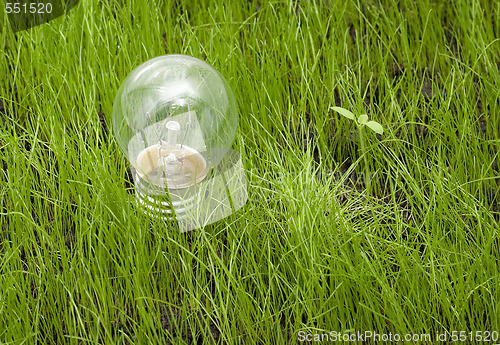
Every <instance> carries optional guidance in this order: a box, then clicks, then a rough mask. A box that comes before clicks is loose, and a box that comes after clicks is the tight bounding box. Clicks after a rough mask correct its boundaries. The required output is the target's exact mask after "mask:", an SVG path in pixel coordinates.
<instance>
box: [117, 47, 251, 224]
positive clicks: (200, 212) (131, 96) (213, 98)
mask: <svg viewBox="0 0 500 345" xmlns="http://www.w3.org/2000/svg"><path fill="white" fill-rule="evenodd" d="M237 125H238V112H237V108H236V102H235V99H234V96H233V93H232V91H231V88H230V87H229V85H228V83H227V82H226V80H225V79H224V78H223V77H222V76H221V75H220V74H219V73H218V72H217V71H216V70H215V69H214V68H213V67H211V66H210V65H208V64H207V63H205V62H203V61H201V60H198V59H196V58H193V57H190V56H185V55H165V56H160V57H157V58H154V59H152V60H149V61H147V62H145V63H144V64H142V65H141V66H139V67H137V68H136V69H135V70H133V71H132V72H131V73H130V75H129V76H128V77H127V78H126V79H125V81H124V82H123V84H122V85H121V87H120V89H119V90H118V93H117V95H116V98H115V102H114V106H113V129H114V133H115V136H116V139H117V141H118V143H119V145H120V148H121V149H122V151H123V153H124V154H125V155H126V157H127V158H128V160H129V161H130V164H131V166H132V171H133V177H134V183H135V189H136V196H137V199H138V201H139V202H140V204H141V205H142V206H143V207H144V208H145V210H146V211H147V212H148V213H150V214H151V215H155V216H160V217H164V218H167V219H176V220H177V222H178V223H179V226H180V228H181V231H187V230H192V229H194V228H198V227H202V226H205V225H207V224H210V223H213V222H214V221H217V220H219V219H222V218H224V217H227V216H228V215H229V214H231V213H232V212H234V211H235V210H237V209H239V208H241V207H242V206H243V205H244V204H245V202H246V200H247V192H246V179H245V174H244V169H243V166H242V164H241V158H240V156H239V154H238V153H237V152H236V151H234V150H231V149H230V148H231V145H232V142H233V140H234V137H235V134H236V127H237Z"/></svg>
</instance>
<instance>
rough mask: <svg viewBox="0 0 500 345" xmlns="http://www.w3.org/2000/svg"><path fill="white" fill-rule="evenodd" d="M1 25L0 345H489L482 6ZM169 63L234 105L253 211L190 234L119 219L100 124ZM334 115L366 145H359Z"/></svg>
mask: <svg viewBox="0 0 500 345" xmlns="http://www.w3.org/2000/svg"><path fill="white" fill-rule="evenodd" d="M0 12H2V14H1V17H0V21H1V23H2V24H1V27H0V43H1V44H2V45H3V46H4V49H3V51H2V53H1V57H0V111H1V113H0V114H1V121H0V160H1V162H0V163H1V169H0V200H1V203H0V206H1V209H0V224H1V232H0V236H1V238H0V343H1V344H35V343H40V344H63V343H68V344H115V343H116V344H169V343H172V344H191V343H198V344H205V343H217V344H285V343H297V342H298V343H311V342H313V340H315V339H319V338H318V337H323V338H322V340H325V343H326V340H333V336H334V335H336V334H337V332H340V334H341V335H345V334H347V335H353V334H356V333H357V332H361V333H363V332H366V331H371V332H375V333H377V334H379V336H380V338H382V337H383V336H384V335H385V336H388V335H389V334H391V335H392V337H393V338H392V340H387V338H385V339H386V340H387V341H385V342H384V341H382V339H381V341H377V340H378V339H375V338H373V337H372V338H369V337H367V338H364V339H360V338H356V339H355V340H354V341H352V342H350V343H353V344H354V343H359V344H365V343H368V344H369V343H396V342H397V341H396V340H397V339H395V338H394V337H395V335H399V336H400V337H401V343H402V342H403V339H404V336H405V335H412V336H413V337H414V343H415V344H420V343H429V344H430V343H440V342H438V341H437V340H444V338H443V337H444V336H443V334H444V335H445V336H446V339H447V340H446V342H441V343H443V344H445V343H446V344H451V343H463V344H466V343H476V342H477V343H480V341H479V340H486V339H487V338H486V337H487V336H488V337H489V338H488V339H489V340H490V342H487V343H491V344H495V343H497V342H500V340H498V339H499V338H500V334H499V333H498V332H500V318H499V316H500V269H499V260H500V227H499V222H500V210H499V203H500V193H499V191H500V189H499V159H498V158H499V153H500V116H499V115H500V39H499V35H498V34H499V32H500V2H497V1H493V0H490V1H487V0H456V1H451V0H449V1H444V0H443V1H391V0H384V1H373V0H370V1H360V0H358V1H335V0H324V1H271V2H266V1H259V0H253V1H239V2H231V1H222V0H212V1H187V0H185V1H183V0H178V1H157V2H155V1H144V0H137V1H133V0H127V1H122V2H118V1H97V0H81V1H80V2H79V4H78V5H76V6H75V7H74V8H73V9H72V10H71V11H70V12H69V13H68V14H67V15H63V16H61V17H59V18H57V19H55V20H53V21H51V22H49V23H47V24H43V25H41V26H38V27H34V28H31V29H28V30H25V31H20V32H17V33H14V32H13V31H12V29H11V26H10V24H9V21H8V19H7V16H6V15H5V14H4V12H3V10H2V11H0ZM174 53H175V54H187V55H191V56H194V57H197V58H200V59H202V60H204V61H206V62H208V63H209V64H211V65H213V66H214V67H215V68H216V69H217V70H218V71H219V72H220V73H221V74H222V75H223V76H224V77H225V78H226V79H227V80H228V82H229V84H230V85H231V87H232V88H233V91H234V94H235V96H236V100H237V103H238V109H239V116H240V118H239V125H238V130H237V135H236V139H235V142H234V144H233V148H234V149H236V150H238V151H240V152H241V154H242V159H243V164H244V166H245V169H246V173H247V182H248V192H249V201H248V203H247V204H246V205H245V206H244V207H243V208H242V209H241V210H239V211H238V212H236V213H234V214H232V215H231V216H230V217H228V218H225V219H224V220H222V221H219V222H217V223H214V224H211V225H209V226H206V227H205V228H202V229H197V230H194V231H191V232H188V233H180V232H179V231H178V229H176V227H175V226H174V224H172V223H169V222H168V221H167V222H166V221H163V220H161V219H156V218H152V217H150V216H148V215H147V214H145V213H144V212H142V210H141V207H140V206H139V205H137V204H136V203H135V197H134V190H133V184H131V182H130V181H131V175H130V170H129V164H128V161H127V160H126V158H125V156H124V155H123V154H122V152H121V151H120V149H119V147H118V144H117V142H116V139H115V137H114V134H113V132H112V128H111V127H112V126H111V123H112V122H111V117H112V109H113V101H114V98H115V95H116V92H117V90H118V88H119V86H120V84H121V82H123V80H124V78H125V77H126V76H127V75H128V74H129V73H130V72H131V71H132V70H133V69H134V68H136V67H137V66H139V65H140V64H142V63H143V62H145V61H146V60H148V59H150V58H153V57H156V56H160V55H164V54H174ZM334 106H341V107H343V108H346V109H349V110H350V111H352V112H353V113H355V114H357V115H359V114H365V113H366V114H368V116H369V118H370V119H372V120H375V121H377V122H380V123H381V124H382V125H383V127H384V130H385V131H384V133H383V134H382V135H378V134H375V133H373V132H371V131H370V130H369V129H365V130H364V133H363V134H364V135H363V138H364V140H363V147H362V146H361V141H360V139H361V138H360V135H359V134H360V132H359V130H360V129H359V128H358V127H357V126H356V125H355V124H354V123H353V122H351V121H349V120H348V119H346V118H344V117H342V116H340V115H339V114H338V113H337V112H335V111H334V110H332V109H331V107H334ZM367 172H368V175H367ZM367 176H369V179H370V184H369V185H368V184H367ZM457 331H458V332H460V331H462V333H457ZM454 332H455V333H454ZM477 332H479V333H477ZM481 332H482V333H481ZM486 332H491V333H489V334H487V333H486ZM495 332H496V333H495ZM325 335H327V336H328V337H326V336H325ZM427 335H429V336H430V337H431V338H427ZM437 335H440V336H441V338H439V339H437V338H436V336H437ZM461 336H463V337H465V340H464V338H462V339H460V337H461ZM315 337H316V338H315ZM454 337H456V338H454ZM327 338H328V339H327ZM429 339H431V340H429ZM457 339H458V340H457ZM453 340H457V341H456V342H453ZM460 340H462V341H460ZM332 343H334V342H333V341H332Z"/></svg>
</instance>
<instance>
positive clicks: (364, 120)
mask: <svg viewBox="0 0 500 345" xmlns="http://www.w3.org/2000/svg"><path fill="white" fill-rule="evenodd" d="M330 108H331V109H332V110H335V111H336V112H337V113H339V114H340V115H342V116H344V117H347V118H348V119H350V120H352V121H354V122H355V123H356V125H357V126H358V131H359V141H360V143H361V153H362V155H363V160H364V162H365V180H366V189H367V190H368V191H370V184H371V180H370V171H369V169H368V161H367V159H366V151H365V139H364V137H363V128H364V127H365V126H367V127H368V128H370V129H371V130H372V131H374V132H375V133H377V134H383V133H384V127H382V125H381V124H380V123H378V122H377V121H368V115H366V114H363V115H359V116H358V117H357V118H356V115H354V114H353V113H352V112H350V111H349V110H347V109H344V108H341V107H330Z"/></svg>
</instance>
